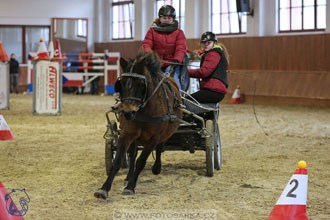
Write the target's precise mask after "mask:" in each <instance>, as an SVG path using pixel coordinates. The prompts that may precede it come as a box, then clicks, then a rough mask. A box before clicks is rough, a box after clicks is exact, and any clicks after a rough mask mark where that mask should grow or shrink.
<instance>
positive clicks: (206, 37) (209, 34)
mask: <svg viewBox="0 0 330 220" xmlns="http://www.w3.org/2000/svg"><path fill="white" fill-rule="evenodd" d="M206 41H218V39H217V36H216V35H215V34H214V33H212V32H210V31H207V32H205V33H203V34H202V36H201V43H202V42H206Z"/></svg>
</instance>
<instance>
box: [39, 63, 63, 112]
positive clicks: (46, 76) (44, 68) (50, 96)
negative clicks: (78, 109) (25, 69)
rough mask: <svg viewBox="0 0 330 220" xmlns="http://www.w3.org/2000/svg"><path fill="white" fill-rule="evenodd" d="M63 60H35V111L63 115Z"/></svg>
mask: <svg viewBox="0 0 330 220" xmlns="http://www.w3.org/2000/svg"><path fill="white" fill-rule="evenodd" d="M61 66H62V63H61V62H51V61H48V60H40V61H35V63H34V68H33V69H34V73H33V76H34V77H33V88H34V89H33V113H34V114H46V115H61V113H62V71H61Z"/></svg>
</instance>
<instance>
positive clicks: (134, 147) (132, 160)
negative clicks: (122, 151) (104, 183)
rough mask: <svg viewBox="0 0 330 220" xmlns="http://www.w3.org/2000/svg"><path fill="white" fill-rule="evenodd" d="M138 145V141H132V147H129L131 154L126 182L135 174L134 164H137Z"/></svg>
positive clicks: (129, 153)
mask: <svg viewBox="0 0 330 220" xmlns="http://www.w3.org/2000/svg"><path fill="white" fill-rule="evenodd" d="M137 151H138V149H137V145H136V143H132V144H131V146H130V148H129V149H128V155H129V170H128V173H127V176H126V179H125V182H126V181H127V182H128V180H129V179H130V178H131V177H133V175H134V167H135V166H134V165H135V159H136V156H137Z"/></svg>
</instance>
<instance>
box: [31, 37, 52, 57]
mask: <svg viewBox="0 0 330 220" xmlns="http://www.w3.org/2000/svg"><path fill="white" fill-rule="evenodd" d="M33 59H34V60H49V54H48V51H47V48H46V45H45V42H44V41H43V39H42V38H40V42H39V48H38V52H37V56H36V57H34V58H33Z"/></svg>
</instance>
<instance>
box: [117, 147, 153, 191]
mask: <svg viewBox="0 0 330 220" xmlns="http://www.w3.org/2000/svg"><path fill="white" fill-rule="evenodd" d="M152 149H153V147H150V145H148V146H145V147H144V148H143V150H142V153H141V155H140V156H139V158H138V159H137V160H136V165H135V172H134V175H132V176H131V177H130V179H129V180H128V184H127V186H126V187H125V189H124V191H123V195H134V194H135V191H134V190H135V187H136V182H137V180H138V177H139V174H140V173H141V171H142V170H143V168H144V167H145V165H146V162H147V159H148V157H149V155H150V154H151V152H152Z"/></svg>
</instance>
